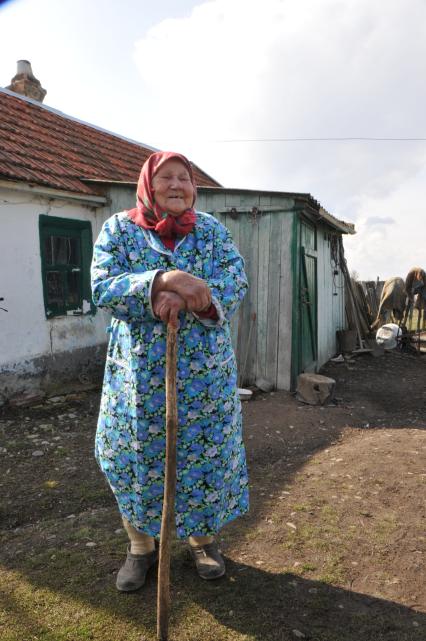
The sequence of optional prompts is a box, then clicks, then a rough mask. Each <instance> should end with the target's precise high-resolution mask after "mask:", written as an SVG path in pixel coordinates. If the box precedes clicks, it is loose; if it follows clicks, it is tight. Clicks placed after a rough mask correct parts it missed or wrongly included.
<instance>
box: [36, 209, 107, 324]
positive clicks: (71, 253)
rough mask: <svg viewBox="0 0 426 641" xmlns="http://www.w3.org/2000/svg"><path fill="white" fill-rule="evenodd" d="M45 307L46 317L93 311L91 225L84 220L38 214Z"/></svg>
mask: <svg viewBox="0 0 426 641" xmlns="http://www.w3.org/2000/svg"><path fill="white" fill-rule="evenodd" d="M39 231H40V256H41V271H42V280H43V296H44V307H45V311H46V316H47V318H51V317H53V316H62V315H65V314H68V313H72V314H75V315H79V314H82V313H83V309H84V306H83V303H84V301H87V302H89V303H90V310H89V312H88V313H92V314H94V313H95V311H96V310H95V307H94V305H93V304H92V302H91V294H90V260H91V255H92V227H91V223H90V222H89V221H86V220H73V219H71V218H59V217H56V216H46V215H43V214H42V215H40V216H39Z"/></svg>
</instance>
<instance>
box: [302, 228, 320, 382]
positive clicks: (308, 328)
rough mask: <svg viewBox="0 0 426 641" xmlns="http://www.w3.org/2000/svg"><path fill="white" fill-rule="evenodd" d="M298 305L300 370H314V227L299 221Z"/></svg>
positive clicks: (315, 266)
mask: <svg viewBox="0 0 426 641" xmlns="http://www.w3.org/2000/svg"><path fill="white" fill-rule="evenodd" d="M300 232H301V234H300V236H301V237H300V240H301V243H300V244H301V246H300V266H299V267H300V273H299V283H300V291H299V305H300V312H299V313H300V315H299V318H300V321H301V327H300V333H299V340H300V344H299V354H300V361H299V362H300V370H301V371H302V372H306V371H315V367H316V361H317V256H316V243H315V240H316V239H315V228H314V227H311V225H308V224H307V223H305V222H301V229H300Z"/></svg>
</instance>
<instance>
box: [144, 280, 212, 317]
mask: <svg viewBox="0 0 426 641" xmlns="http://www.w3.org/2000/svg"><path fill="white" fill-rule="evenodd" d="M154 289H157V291H165V292H174V293H175V294H178V295H179V296H180V297H181V298H182V299H183V300H184V301H185V307H186V309H187V311H188V312H201V311H202V310H205V309H208V308H209V307H210V304H211V302H212V295H211V291H210V287H209V286H208V285H207V283H206V282H205V281H204V280H202V279H201V278H197V277H196V276H192V274H188V273H187V272H183V271H181V270H180V269H174V270H172V271H170V272H163V273H161V274H159V275H158V276H157V277H156V279H155V281H154Z"/></svg>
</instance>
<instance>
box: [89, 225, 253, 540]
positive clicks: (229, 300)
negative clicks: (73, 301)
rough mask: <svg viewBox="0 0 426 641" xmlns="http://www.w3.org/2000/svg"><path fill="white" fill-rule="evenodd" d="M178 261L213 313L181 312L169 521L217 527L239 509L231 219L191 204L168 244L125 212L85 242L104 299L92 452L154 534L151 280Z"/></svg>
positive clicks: (159, 472)
mask: <svg viewBox="0 0 426 641" xmlns="http://www.w3.org/2000/svg"><path fill="white" fill-rule="evenodd" d="M173 269H180V270H183V271H186V272H188V273H191V274H193V275H194V276H198V277H200V278H203V279H204V280H205V281H206V282H207V283H208V285H209V286H210V288H211V291H212V297H213V302H214V304H215V306H216V309H217V312H218V320H211V319H199V318H198V317H197V315H196V314H191V313H183V312H181V314H180V328H179V332H178V372H177V389H178V421H179V424H178V441H177V488H176V504H175V507H176V531H177V535H178V537H179V538H186V537H188V536H189V535H195V536H197V535H198V536H201V535H209V534H215V533H216V532H217V531H218V530H219V529H220V528H221V527H222V526H223V525H225V523H227V522H229V521H231V520H232V519H234V518H236V517H237V516H239V515H241V514H243V513H245V512H246V511H247V510H248V479H247V470H246V460H245V450H244V445H243V442H242V434H241V404H240V400H239V397H238V393H237V386H236V382H237V369H236V361H235V355H234V352H233V349H232V345H231V340H230V329H229V319H230V318H231V316H232V314H233V313H234V312H235V310H236V309H237V307H238V305H239V303H240V301H241V300H242V298H243V296H244V294H245V292H246V289H247V279H246V276H245V273H244V264H243V260H242V258H241V256H240V255H239V253H238V251H237V249H236V247H235V245H234V244H233V242H232V239H231V237H230V234H229V231H228V230H227V229H226V227H224V226H223V225H222V224H221V223H219V222H218V221H217V220H216V219H215V218H213V216H210V215H208V214H203V213H199V212H197V220H196V224H195V227H194V230H193V231H192V232H191V233H190V234H188V235H187V236H185V237H184V238H182V239H180V240H179V241H178V242H177V243H176V246H175V249H174V251H170V250H169V249H167V248H166V247H165V246H164V245H163V243H162V242H161V240H160V239H159V237H158V235H157V234H155V233H154V232H151V231H148V230H145V229H142V228H141V227H139V226H137V225H135V224H134V223H133V222H132V221H131V220H129V218H128V217H127V215H126V213H125V212H122V213H119V214H115V215H114V216H112V217H111V218H110V219H109V220H107V221H106V223H105V224H104V226H103V228H102V231H101V233H100V235H99V238H98V239H97V241H96V243H95V247H94V255H93V262H92V289H93V300H94V302H95V304H96V305H97V306H99V307H101V308H102V309H105V310H107V311H110V312H111V314H112V322H111V326H110V328H109V332H110V341H109V346H108V353H107V361H106V367H105V378H104V385H103V392H102V400H101V407H100V414H99V421H98V429H97V435H96V457H97V460H98V462H99V465H100V467H101V469H102V471H103V472H104V473H105V475H106V478H107V480H108V482H109V484H110V486H111V489H112V491H113V493H114V495H115V497H116V499H117V502H118V506H119V509H120V512H121V514H122V516H124V517H125V518H126V519H127V520H128V521H130V523H131V524H132V525H133V527H135V528H136V529H137V530H139V531H141V532H145V533H146V534H149V535H152V536H156V537H158V536H159V533H160V525H161V511H162V497H163V486H164V464H165V443H166V439H165V352H166V333H167V328H166V325H165V324H164V323H163V322H162V321H160V320H157V319H156V317H155V316H154V314H153V310H152V305H151V288H152V283H153V280H154V277H155V275H156V274H157V272H158V271H159V270H164V271H169V270H173Z"/></svg>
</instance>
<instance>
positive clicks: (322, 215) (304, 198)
mask: <svg viewBox="0 0 426 641" xmlns="http://www.w3.org/2000/svg"><path fill="white" fill-rule="evenodd" d="M199 191H200V193H221V192H222V193H224V192H226V193H228V194H258V195H261V196H282V197H284V198H290V199H292V200H294V201H295V205H296V207H301V208H303V209H305V210H307V211H309V213H310V214H311V215H312V216H313V218H315V219H316V220H322V221H323V222H324V223H326V224H327V225H328V226H329V227H331V228H332V229H335V230H337V231H340V232H341V233H343V234H355V233H356V232H355V225H354V224H353V223H348V222H345V221H343V220H339V219H338V218H336V217H335V216H333V215H332V214H330V213H328V211H326V210H325V209H324V208H323V207H321V205H320V203H319V202H318V201H317V200H315V198H313V197H312V196H311V194H304V193H297V192H290V191H271V190H264V189H238V188H232V189H227V188H226V187H201V188H200V189H199ZM225 209H226V210H227V211H231V210H233V209H234V210H235V209H237V211H238V212H240V213H241V212H242V211H243V210H244V211H251V210H252V207H251V206H246V207H242V208H241V207H237V208H235V207H231V206H230V207H226V208H225ZM282 210H283V208H282V206H279V205H265V206H263V207H262V206H260V207H259V209H258V211H259V213H261V212H262V211H265V212H266V211H267V212H274V211H276V212H279V211H282Z"/></svg>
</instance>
